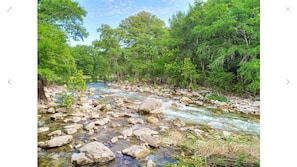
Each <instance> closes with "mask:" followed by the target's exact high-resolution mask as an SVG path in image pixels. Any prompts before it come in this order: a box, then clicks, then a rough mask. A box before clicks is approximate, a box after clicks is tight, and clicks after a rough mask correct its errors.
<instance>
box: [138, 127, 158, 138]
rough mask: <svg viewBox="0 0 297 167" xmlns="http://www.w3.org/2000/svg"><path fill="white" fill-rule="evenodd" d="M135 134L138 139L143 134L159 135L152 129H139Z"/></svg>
mask: <svg viewBox="0 0 297 167" xmlns="http://www.w3.org/2000/svg"><path fill="white" fill-rule="evenodd" d="M133 134H134V135H135V136H137V137H140V136H141V135H143V134H146V135H149V136H150V135H156V134H158V132H156V131H154V130H151V129H150V128H139V129H137V130H135V131H134V132H133Z"/></svg>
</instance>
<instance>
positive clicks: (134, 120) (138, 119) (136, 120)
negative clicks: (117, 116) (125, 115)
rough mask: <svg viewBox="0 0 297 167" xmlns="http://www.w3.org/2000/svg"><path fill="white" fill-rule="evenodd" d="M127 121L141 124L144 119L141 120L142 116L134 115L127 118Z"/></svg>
mask: <svg viewBox="0 0 297 167" xmlns="http://www.w3.org/2000/svg"><path fill="white" fill-rule="evenodd" d="M128 123H130V124H133V125H135V124H143V123H144V121H143V120H142V118H135V117H134V118H129V119H128Z"/></svg>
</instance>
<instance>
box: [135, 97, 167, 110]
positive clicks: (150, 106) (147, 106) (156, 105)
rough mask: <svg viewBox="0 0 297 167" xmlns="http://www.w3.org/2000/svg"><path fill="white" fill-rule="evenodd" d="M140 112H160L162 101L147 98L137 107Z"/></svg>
mask: <svg viewBox="0 0 297 167" xmlns="http://www.w3.org/2000/svg"><path fill="white" fill-rule="evenodd" d="M138 112H139V113H141V114H158V113H162V102H161V101H160V100H157V99H153V98H147V99H145V100H144V101H143V102H142V103H141V104H140V105H139V107H138Z"/></svg>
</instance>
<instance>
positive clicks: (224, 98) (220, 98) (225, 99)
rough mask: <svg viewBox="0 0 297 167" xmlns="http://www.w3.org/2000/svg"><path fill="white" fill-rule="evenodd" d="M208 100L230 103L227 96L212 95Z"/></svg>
mask: <svg viewBox="0 0 297 167" xmlns="http://www.w3.org/2000/svg"><path fill="white" fill-rule="evenodd" d="M206 98H207V100H217V101H221V102H228V99H227V98H226V97H225V96H219V95H217V94H211V95H209V96H207V97H206Z"/></svg>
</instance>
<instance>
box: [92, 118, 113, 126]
mask: <svg viewBox="0 0 297 167" xmlns="http://www.w3.org/2000/svg"><path fill="white" fill-rule="evenodd" d="M109 121H110V119H109V118H103V119H100V120H98V121H95V122H94V123H95V124H96V125H101V126H102V125H105V124H107V123H108V122H109Z"/></svg>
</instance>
